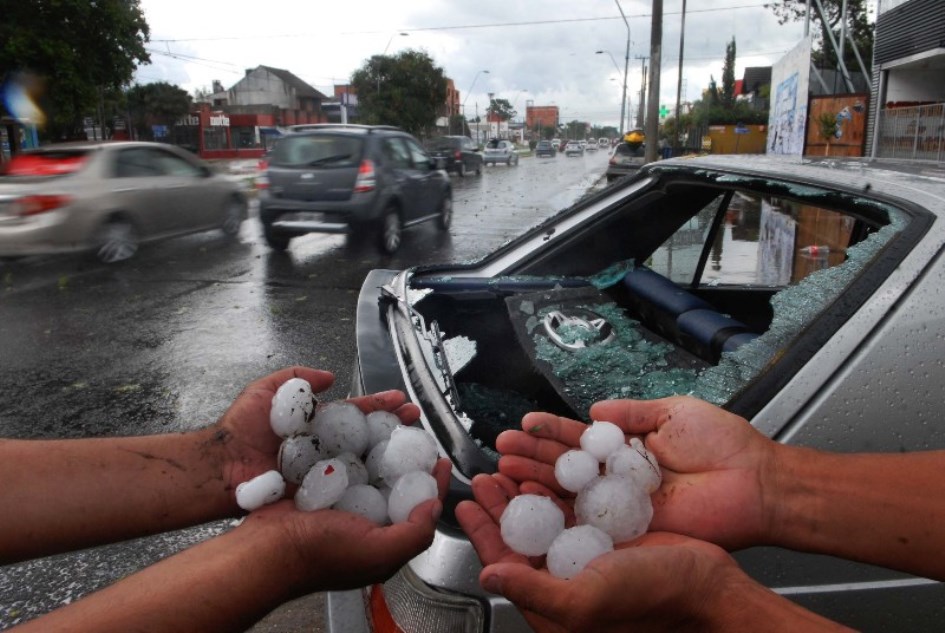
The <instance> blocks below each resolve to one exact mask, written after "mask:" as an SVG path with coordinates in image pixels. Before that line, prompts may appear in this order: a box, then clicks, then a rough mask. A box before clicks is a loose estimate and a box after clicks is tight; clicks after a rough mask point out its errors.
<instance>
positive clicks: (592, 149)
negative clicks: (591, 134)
mask: <svg viewBox="0 0 945 633" xmlns="http://www.w3.org/2000/svg"><path fill="white" fill-rule="evenodd" d="M584 149H585V150H586V151H588V152H596V151H597V143H595V142H594V141H591V142H590V143H588V144H587V147H585V148H584Z"/></svg>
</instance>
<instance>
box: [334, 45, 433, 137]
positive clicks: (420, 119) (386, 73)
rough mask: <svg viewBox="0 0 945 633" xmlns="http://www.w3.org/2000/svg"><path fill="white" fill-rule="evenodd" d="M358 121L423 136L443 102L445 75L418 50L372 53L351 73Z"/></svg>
mask: <svg viewBox="0 0 945 633" xmlns="http://www.w3.org/2000/svg"><path fill="white" fill-rule="evenodd" d="M351 85H352V86H354V88H355V91H356V92H357V95H358V110H359V112H360V116H361V122H362V123H367V124H370V125H396V126H399V127H401V128H403V129H405V130H407V131H408V132H410V133H411V134H415V135H417V136H426V135H427V133H428V132H432V130H433V128H434V127H435V126H436V118H437V114H438V112H439V111H440V109H441V108H442V106H443V104H444V103H445V102H446V75H445V74H444V73H443V69H442V68H440V67H439V66H436V65H434V63H433V59H432V58H431V57H430V56H429V55H427V54H426V53H424V52H422V51H414V50H406V51H402V52H400V53H398V54H397V55H396V56H386V55H374V56H373V57H371V58H370V59H369V60H367V61H366V62H365V63H364V65H362V66H361V68H359V69H358V70H356V71H355V72H354V74H353V75H351Z"/></svg>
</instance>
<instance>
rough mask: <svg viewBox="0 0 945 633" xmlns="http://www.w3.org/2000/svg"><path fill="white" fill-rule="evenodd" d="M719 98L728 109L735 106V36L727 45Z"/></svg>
mask: <svg viewBox="0 0 945 633" xmlns="http://www.w3.org/2000/svg"><path fill="white" fill-rule="evenodd" d="M719 100H720V101H721V102H722V105H723V106H725V108H726V109H731V108H732V107H734V106H735V38H734V37H733V38H732V41H731V42H729V43H728V44H726V45H725V63H724V64H723V65H722V92H721V93H719Z"/></svg>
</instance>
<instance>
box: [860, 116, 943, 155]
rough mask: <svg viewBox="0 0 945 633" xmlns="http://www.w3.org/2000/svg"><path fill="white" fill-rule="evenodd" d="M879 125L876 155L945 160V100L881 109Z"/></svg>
mask: <svg viewBox="0 0 945 633" xmlns="http://www.w3.org/2000/svg"><path fill="white" fill-rule="evenodd" d="M878 126H879V137H878V142H877V146H876V155H877V156H879V157H881V158H906V159H911V160H934V161H942V160H945V103H936V104H932V105H922V106H910V107H904V108H886V109H884V110H880V112H879V122H878Z"/></svg>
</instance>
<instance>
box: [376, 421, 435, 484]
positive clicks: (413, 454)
mask: <svg viewBox="0 0 945 633" xmlns="http://www.w3.org/2000/svg"><path fill="white" fill-rule="evenodd" d="M436 458H437V450H436V442H434V441H433V438H432V437H430V435H429V434H428V433H427V432H426V431H425V430H423V429H422V428H417V427H412V426H398V427H397V428H396V429H394V431H393V432H392V433H391V435H390V440H389V443H388V444H387V450H385V451H384V456H383V457H382V458H381V463H380V475H381V477H383V478H384V481H386V482H387V483H389V484H391V485H393V483H394V482H396V481H397V478H398V477H400V476H401V475H405V474H407V473H409V472H413V471H415V470H419V471H422V472H425V473H431V472H433V467H434V466H435V465H436Z"/></svg>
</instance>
